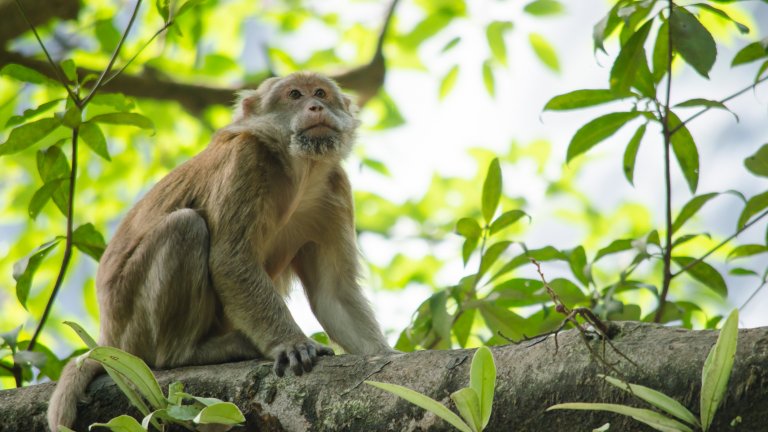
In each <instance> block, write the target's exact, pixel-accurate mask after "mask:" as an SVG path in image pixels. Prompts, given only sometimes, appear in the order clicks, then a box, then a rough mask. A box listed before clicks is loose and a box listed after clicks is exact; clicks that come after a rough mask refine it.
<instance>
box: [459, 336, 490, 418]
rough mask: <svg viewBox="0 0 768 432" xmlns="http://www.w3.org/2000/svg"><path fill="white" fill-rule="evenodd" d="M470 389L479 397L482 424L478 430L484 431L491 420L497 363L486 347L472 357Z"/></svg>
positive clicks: (482, 347)
mask: <svg viewBox="0 0 768 432" xmlns="http://www.w3.org/2000/svg"><path fill="white" fill-rule="evenodd" d="M469 387H470V388H471V389H472V390H473V391H474V392H475V394H476V395H477V396H478V402H479V405H480V406H479V407H480V414H481V415H480V419H481V422H480V427H479V428H477V430H483V429H485V427H486V426H488V421H489V420H490V418H491V411H492V408H493V395H494V392H495V391H496V363H495V362H494V361H493V353H491V350H490V349H488V347H486V346H481V347H480V348H478V349H477V351H475V355H474V356H473V357H472V365H471V366H470V373H469ZM465 418H466V417H465Z"/></svg>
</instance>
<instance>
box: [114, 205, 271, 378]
mask: <svg viewBox="0 0 768 432" xmlns="http://www.w3.org/2000/svg"><path fill="white" fill-rule="evenodd" d="M209 244H210V242H209V234H208V228H207V226H206V223H205V220H203V218H202V217H201V216H200V215H199V214H198V213H197V212H196V211H194V210H192V209H181V210H177V211H174V212H172V213H170V214H168V215H167V216H166V217H165V218H164V219H163V221H162V222H161V223H160V224H158V225H157V227H156V228H155V229H153V230H152V231H150V232H149V233H148V234H147V235H146V236H145V237H144V239H143V240H142V242H141V243H140V245H139V247H138V248H137V251H136V252H135V253H134V257H133V258H132V260H131V261H134V259H138V261H134V262H131V263H129V265H128V266H126V267H127V269H126V272H128V271H130V269H133V270H134V271H137V273H138V272H139V271H143V273H144V275H145V276H144V279H143V281H141V282H140V292H139V295H138V296H137V297H139V298H138V299H134V313H133V316H132V318H131V319H130V320H129V321H128V323H127V325H126V326H125V327H124V328H122V329H112V330H114V331H115V332H119V335H117V338H118V340H119V341H120V343H119V344H118V346H120V347H126V348H128V350H129V351H131V352H134V353H136V354H137V355H139V356H140V357H142V358H144V359H145V360H148V361H149V363H150V364H151V365H153V366H155V367H160V368H168V367H176V366H182V365H189V364H205V363H221V362H225V361H231V360H242V359H246V358H254V357H258V351H257V350H256V348H255V347H254V346H253V344H251V343H250V342H249V341H248V340H247V339H246V338H244V337H243V336H242V335H241V334H239V333H237V332H234V331H231V332H230V333H224V331H223V329H222V328H221V327H220V325H219V324H218V320H217V319H216V318H217V317H216V313H217V309H219V306H218V299H217V297H216V293H215V292H214V289H213V287H212V284H211V280H210V275H209V271H208V256H209ZM132 264H136V265H132ZM130 276H131V275H130V274H127V275H126V277H130ZM106 321H109V320H106ZM107 342H109V341H107Z"/></svg>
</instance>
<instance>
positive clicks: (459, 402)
mask: <svg viewBox="0 0 768 432" xmlns="http://www.w3.org/2000/svg"><path fill="white" fill-rule="evenodd" d="M451 400H453V403H454V404H456V409H458V410H459V414H461V417H462V418H463V419H464V421H465V422H467V424H468V425H469V426H470V428H472V430H473V431H481V430H483V428H482V418H481V416H482V414H481V413H480V398H479V397H478V395H477V392H476V391H475V390H474V389H472V388H470V387H464V388H463V389H460V390H457V391H455V392H453V393H451Z"/></svg>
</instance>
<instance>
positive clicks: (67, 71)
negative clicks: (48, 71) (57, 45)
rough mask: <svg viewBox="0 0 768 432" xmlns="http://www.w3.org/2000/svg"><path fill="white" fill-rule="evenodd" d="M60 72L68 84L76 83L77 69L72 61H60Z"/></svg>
mask: <svg viewBox="0 0 768 432" xmlns="http://www.w3.org/2000/svg"><path fill="white" fill-rule="evenodd" d="M61 70H62V72H64V76H65V77H67V79H68V80H69V81H70V82H76V81H77V67H76V66H75V62H74V61H73V60H72V59H66V60H64V61H62V62H61Z"/></svg>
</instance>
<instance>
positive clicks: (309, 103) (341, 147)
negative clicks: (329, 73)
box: [259, 73, 359, 159]
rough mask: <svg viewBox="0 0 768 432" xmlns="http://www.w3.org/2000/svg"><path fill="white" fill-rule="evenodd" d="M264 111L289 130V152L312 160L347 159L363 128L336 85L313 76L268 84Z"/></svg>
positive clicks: (266, 83) (266, 84)
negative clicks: (354, 141) (359, 128)
mask: <svg viewBox="0 0 768 432" xmlns="http://www.w3.org/2000/svg"><path fill="white" fill-rule="evenodd" d="M263 86H265V87H266V88H264V89H262V88H259V91H260V92H262V91H263V92H264V93H263V99H262V103H263V109H264V111H266V112H270V113H272V114H273V115H276V116H278V117H279V118H280V124H282V125H286V126H288V129H289V130H288V132H289V135H290V136H289V140H288V141H289V144H288V145H289V150H290V151H291V153H293V154H295V155H297V156H303V157H308V158H312V159H325V158H328V157H341V158H343V157H345V156H346V155H347V154H348V153H349V151H350V149H351V146H352V142H353V140H354V134H355V130H356V128H357V126H358V124H359V122H358V120H357V119H355V117H354V115H353V113H352V108H351V107H352V105H351V100H350V99H349V98H348V97H347V96H345V95H343V94H342V93H341V91H340V90H339V88H338V86H337V85H336V83H334V82H333V81H331V80H329V79H327V78H325V77H322V76H320V75H317V74H312V73H296V74H292V75H289V76H287V77H285V78H281V79H277V80H274V81H272V82H265V84H264V85H263Z"/></svg>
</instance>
